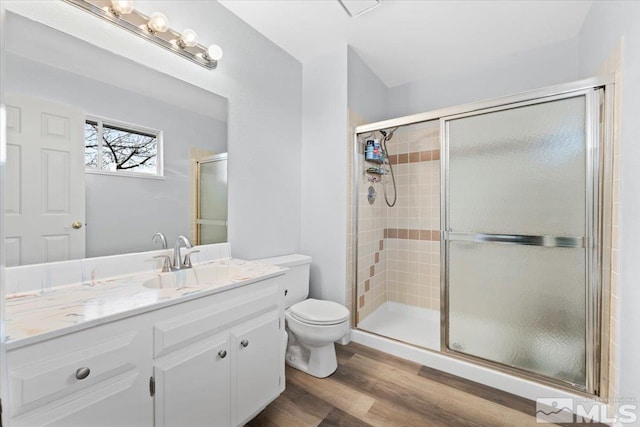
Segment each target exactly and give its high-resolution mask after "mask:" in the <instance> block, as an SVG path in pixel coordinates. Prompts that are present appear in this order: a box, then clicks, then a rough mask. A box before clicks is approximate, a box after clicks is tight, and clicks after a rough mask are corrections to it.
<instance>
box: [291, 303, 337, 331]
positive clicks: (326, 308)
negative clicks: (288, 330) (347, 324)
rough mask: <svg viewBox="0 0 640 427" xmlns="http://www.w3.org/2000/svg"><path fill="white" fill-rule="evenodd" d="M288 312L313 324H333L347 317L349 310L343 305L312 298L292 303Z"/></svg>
mask: <svg viewBox="0 0 640 427" xmlns="http://www.w3.org/2000/svg"><path fill="white" fill-rule="evenodd" d="M289 313H291V315H292V316H293V317H295V318H296V319H298V320H300V321H301V322H305V323H311V324H314V325H335V324H337V323H342V322H344V321H345V320H347V319H348V318H349V310H347V309H346V308H345V307H344V306H342V305H340V304H338V303H336V302H333V301H321V300H317V299H313V298H309V299H307V300H304V301H302V302H299V303H297V304H294V305H292V306H291V307H290V308H289Z"/></svg>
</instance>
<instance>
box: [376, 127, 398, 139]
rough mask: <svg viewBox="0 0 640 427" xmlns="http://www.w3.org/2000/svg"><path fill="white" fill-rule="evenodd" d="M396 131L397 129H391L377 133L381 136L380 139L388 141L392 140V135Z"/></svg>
mask: <svg viewBox="0 0 640 427" xmlns="http://www.w3.org/2000/svg"><path fill="white" fill-rule="evenodd" d="M397 129H398V128H397V127H395V128H393V129H381V130H380V131H379V132H380V133H381V134H382V138H383V139H384V140H385V141H389V140H390V139H391V138H393V133H394V132H395V131H396V130H397Z"/></svg>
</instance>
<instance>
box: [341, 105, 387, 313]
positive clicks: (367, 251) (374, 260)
mask: <svg viewBox="0 0 640 427" xmlns="http://www.w3.org/2000/svg"><path fill="white" fill-rule="evenodd" d="M364 123H367V120H366V119H365V118H364V117H362V116H359V115H358V114H356V113H354V112H353V111H349V127H350V129H353V128H355V127H356V126H358V125H360V124H364ZM347 146H348V148H347V149H348V150H349V153H348V159H349V175H348V177H347V179H348V182H349V191H348V193H349V194H348V197H349V200H348V206H349V208H348V215H349V220H348V223H347V253H349V254H350V256H348V257H347V258H348V259H349V260H348V262H349V265H347V276H348V277H347V283H348V284H349V286H347V302H349V301H351V305H350V306H349V307H351V308H352V311H354V312H355V313H354V314H355V316H359V317H355V316H354V317H353V319H354V320H355V321H356V322H357V321H358V319H359V320H362V319H364V318H365V317H366V316H367V315H369V314H370V313H371V312H373V311H374V310H375V309H376V308H378V307H379V306H380V305H381V304H383V303H384V302H385V301H386V281H387V276H386V274H387V269H386V251H385V242H384V230H385V227H386V212H385V207H386V205H385V204H384V201H382V199H381V198H380V197H382V185H381V183H380V182H369V180H368V179H367V177H366V176H365V175H363V174H362V173H358V177H357V178H358V180H359V193H358V201H357V203H358V224H357V229H358V236H357V238H358V253H357V256H358V272H357V275H354V273H355V272H354V271H353V269H354V266H353V256H354V254H353V249H352V244H353V243H352V242H353V240H352V239H353V238H355V237H356V236H355V235H354V232H355V224H353V211H352V209H353V190H354V186H353V176H354V175H353V169H352V168H353V165H354V163H353V134H352V133H350V134H349V135H348V144H347ZM361 151H362V150H361ZM356 160H357V168H358V171H362V170H363V168H365V167H367V166H366V165H365V164H364V163H365V161H364V151H362V153H359V155H358V156H357V159H356ZM370 186H372V187H373V188H374V189H375V191H376V193H377V195H378V198H377V199H376V201H375V203H374V204H373V205H370V204H369V202H368V200H367V194H368V189H369V187H370ZM356 280H357V281H358V283H357V289H358V292H357V301H356V307H357V310H353V295H354V292H353V287H354V285H355V281H356Z"/></svg>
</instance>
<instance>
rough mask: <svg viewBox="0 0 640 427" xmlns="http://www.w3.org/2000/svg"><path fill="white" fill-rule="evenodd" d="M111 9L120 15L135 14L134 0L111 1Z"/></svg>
mask: <svg viewBox="0 0 640 427" xmlns="http://www.w3.org/2000/svg"><path fill="white" fill-rule="evenodd" d="M111 9H113V10H114V11H115V12H116V13H117V14H119V15H127V14H129V13H131V12H133V1H132V0H111Z"/></svg>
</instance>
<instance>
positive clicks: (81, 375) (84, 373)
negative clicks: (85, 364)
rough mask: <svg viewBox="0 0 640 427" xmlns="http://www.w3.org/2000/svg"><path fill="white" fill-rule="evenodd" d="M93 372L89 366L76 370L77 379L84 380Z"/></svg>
mask: <svg viewBox="0 0 640 427" xmlns="http://www.w3.org/2000/svg"><path fill="white" fill-rule="evenodd" d="M90 373H91V369H89V368H80V369H78V370H77V371H76V379H77V380H83V379H85V378H87V377H88V376H89V374H90Z"/></svg>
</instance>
